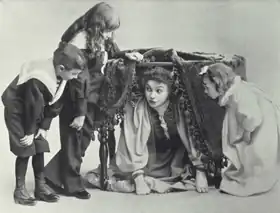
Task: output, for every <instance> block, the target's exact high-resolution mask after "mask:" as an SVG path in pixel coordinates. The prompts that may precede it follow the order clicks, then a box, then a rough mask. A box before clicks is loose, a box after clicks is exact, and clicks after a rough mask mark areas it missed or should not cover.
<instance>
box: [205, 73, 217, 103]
mask: <svg viewBox="0 0 280 213" xmlns="http://www.w3.org/2000/svg"><path fill="white" fill-rule="evenodd" d="M203 86H204V92H205V94H207V95H208V96H209V97H210V98H212V99H217V98H218V97H219V96H220V93H219V92H218V91H217V89H216V85H215V84H214V83H213V82H212V81H210V79H209V78H208V77H204V78H203Z"/></svg>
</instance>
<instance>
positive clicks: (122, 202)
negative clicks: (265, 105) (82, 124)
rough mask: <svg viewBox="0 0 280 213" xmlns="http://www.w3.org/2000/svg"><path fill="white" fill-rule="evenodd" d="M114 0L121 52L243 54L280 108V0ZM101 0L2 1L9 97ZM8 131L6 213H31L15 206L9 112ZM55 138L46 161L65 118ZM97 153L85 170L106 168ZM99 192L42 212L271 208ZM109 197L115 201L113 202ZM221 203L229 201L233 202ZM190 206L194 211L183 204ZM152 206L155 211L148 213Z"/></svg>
mask: <svg viewBox="0 0 280 213" xmlns="http://www.w3.org/2000/svg"><path fill="white" fill-rule="evenodd" d="M107 2H109V3H111V4H112V5H113V6H114V7H115V8H116V9H117V10H118V12H119V14H120V17H121V28H120V29H119V30H118V31H117V41H118V44H119V46H120V47H121V48H139V47H141V48H142V47H157V46H163V47H173V48H175V49H177V50H184V51H190V52H191V51H205V52H217V53H234V54H240V55H243V56H244V57H245V58H246V59H247V73H248V77H249V80H251V81H253V82H255V83H257V84H258V85H259V86H260V87H261V88H263V89H264V90H266V91H267V92H268V93H269V94H270V95H272V96H273V97H274V98H275V99H276V101H277V102H278V103H280V95H278V90H279V88H280V86H279V79H280V71H279V67H280V66H279V65H280V51H279V50H280V48H279V47H280V46H279V44H280V39H279V38H280V12H279V11H280V6H279V1H276V0H275V1H269V0H266V1H263V2H265V3H262V2H261V1H237V0H236V1H233V0H232V1H230V0H228V1H226V0H224V1H222V0H221V1H218V0H216V1H211V0H208V1H183V0H182V1H179V0H178V1H149V0H146V1H145V0H142V1H140V0H139V1H132V0H127V1H107ZM95 3H97V1H81V0H76V1H75V0H73V1H66V0H64V1H62V0H56V1H36V0H29V1H20V0H18V1H16V0H14V1H8V0H7V1H2V2H1V3H0V13H1V14H0V15H1V16H0V18H1V20H0V21H1V22H0V24H1V25H0V67H1V75H2V77H1V79H0V91H1V93H2V91H3V90H4V89H5V87H6V86H7V85H8V84H9V83H10V81H11V80H12V79H13V78H14V77H15V76H16V74H17V72H18V71H19V68H20V65H21V64H22V63H23V62H25V61H27V60H32V59H34V58H44V57H45V58H48V57H50V56H51V55H52V51H53V50H54V49H55V48H56V46H57V44H58V42H59V40H60V36H61V35H62V33H63V32H64V31H65V30H66V28H67V27H68V26H69V25H70V24H71V23H72V22H73V21H74V20H75V19H76V18H78V17H79V16H80V15H82V14H83V13H84V12H85V11H86V10H88V9H89V8H90V7H91V6H93V5H94V4H95ZM2 109H3V107H2V103H1V110H2ZM0 127H1V132H0V133H1V136H2V143H1V145H2V147H1V149H0V150H1V151H0V152H1V154H0V159H1V161H0V162H1V176H0V177H1V185H0V187H1V188H0V197H1V198H2V197H3V199H0V203H1V202H5V204H8V205H9V207H7V208H6V209H4V206H3V210H5V211H2V210H1V212H10V211H17V212H20V211H22V212H24V211H23V209H22V208H19V207H18V206H15V205H13V203H12V190H13V187H14V156H13V155H12V154H11V153H10V152H9V145H8V136H7V130H6V129H5V125H4V119H3V111H1V114H0ZM49 141H50V144H51V149H52V153H50V154H48V155H47V156H46V161H48V160H49V159H50V157H51V156H52V155H53V154H54V153H55V152H56V151H57V150H58V149H59V137H58V125H57V120H55V122H54V123H53V125H52V129H51V131H50V133H49ZM97 150H98V143H94V144H92V146H91V147H90V148H89V150H88V152H87V156H86V158H85V162H84V164H83V171H86V170H88V169H90V168H93V167H94V166H96V165H97V164H98V152H97ZM28 178H30V180H29V188H30V189H31V188H32V187H33V184H32V182H31V181H32V180H33V179H32V178H33V177H32V170H31V167H30V168H29V171H28ZM275 193H276V194H277V193H278V192H275ZM97 194H98V195H96V196H95V197H94V198H93V201H92V203H87V204H85V203H80V202H78V201H76V200H75V202H69V199H68V198H67V199H62V201H61V203H62V204H61V206H60V204H59V207H55V206H49V205H43V204H40V205H41V206H43V207H41V208H40V210H39V211H43V212H45V211H46V212H49V211H50V212H59V211H61V210H63V208H65V209H67V211H68V212H72V211H73V212H74V209H75V210H79V208H80V207H84V205H86V206H88V208H90V209H87V210H83V211H81V212H93V211H96V210H98V211H102V212H104V211H106V212H107V211H108V212H110V211H111V210H113V209H114V210H115V211H116V212H121V211H125V212H130V211H135V210H136V209H135V207H136V206H138V210H139V212H151V211H152V210H153V211H156V212H165V211H167V210H168V211H169V210H171V209H172V210H175V211H181V210H182V208H184V209H187V208H190V209H191V210H192V212H204V211H205V210H208V211H211V210H212V211H211V212H215V213H217V212H218V211H220V212H225V211H229V209H228V207H229V206H230V209H231V210H232V211H233V212H234V211H235V212H241V210H244V212H250V209H251V210H252V212H264V211H265V210H266V205H262V204H261V203H262V202H260V201H263V198H249V199H247V200H246V202H245V201H244V200H242V203H243V204H244V205H245V204H246V205H248V206H250V208H249V207H248V209H247V210H246V211H245V209H243V208H244V206H242V205H239V204H238V202H241V201H240V200H239V199H237V200H234V199H233V197H220V195H218V194H215V196H216V197H217V196H218V197H219V198H218V199H216V198H215V196H214V197H211V196H210V195H206V197H205V198H204V199H203V198H202V197H201V196H199V195H197V194H192V196H193V197H190V196H188V202H186V200H185V199H184V198H182V197H180V195H178V194H176V195H170V196H169V195H168V197H165V199H164V198H162V199H163V200H160V199H158V200H156V201H155V203H151V200H149V199H150V198H142V200H141V199H140V200H139V198H137V201H136V198H135V197H130V198H129V199H130V200H129V202H130V204H129V206H127V205H128V203H127V200H126V199H127V198H126V197H123V195H111V194H110V195H109V194H106V193H105V194H103V193H101V192H100V193H97ZM278 194H279V193H278ZM108 196H109V201H107V202H105V201H106V199H108ZM112 196H113V197H112ZM94 199H97V200H98V202H101V203H102V202H103V203H104V205H101V206H102V207H101V206H100V205H97V203H96V202H95V201H94ZM170 199H171V200H172V202H173V203H174V205H175V203H176V206H175V207H172V206H169V205H167V204H168V202H165V201H169V200H170ZM200 199H201V200H203V202H204V205H205V206H204V205H200V204H201V203H200V202H201V201H200ZM235 199H236V198H235ZM70 200H71V199H70ZM104 200H105V201H104ZM114 200H115V202H114ZM164 200H165V201H164ZM230 200H231V201H230ZM277 201H278V196H276V195H275V194H273V193H272V194H269V195H266V197H265V202H266V204H267V206H268V205H269V206H272V208H273V205H275V206H276V202H277ZM108 202H113V204H111V205H118V208H119V210H118V209H117V208H116V207H114V206H111V207H110V205H109V206H108V204H107V203H108ZM221 202H225V205H223V204H221ZM227 202H228V203H227ZM140 203H142V204H140ZM147 204H148V205H147ZM158 204H160V206H159V205H158ZM186 204H187V205H188V207H183V206H185V205H186ZM250 204H251V205H250ZM96 206H99V207H98V208H97V207H96ZM104 206H105V207H104ZM139 206H140V207H139ZM141 206H142V207H141ZM147 206H149V208H146V207H147ZM180 206H181V207H180ZM94 208H97V209H94ZM278 208H279V207H278ZM33 209H34V208H33ZM151 209H152V210H151ZM158 209H161V210H158ZM34 211H35V209H34ZM37 211H38V209H37ZM192 212H190V213H192ZM269 212H271V211H270V210H269ZM276 212H279V211H276Z"/></svg>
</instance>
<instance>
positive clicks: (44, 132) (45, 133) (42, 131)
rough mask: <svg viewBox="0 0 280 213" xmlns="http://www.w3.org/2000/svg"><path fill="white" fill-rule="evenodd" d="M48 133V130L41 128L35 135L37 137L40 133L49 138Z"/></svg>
mask: <svg viewBox="0 0 280 213" xmlns="http://www.w3.org/2000/svg"><path fill="white" fill-rule="evenodd" d="M47 134H48V131H47V130H44V129H39V130H38V132H37V134H36V135H35V139H36V138H38V137H39V136H40V135H41V136H42V137H43V138H44V139H47Z"/></svg>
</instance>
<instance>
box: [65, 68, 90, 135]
mask: <svg viewBox="0 0 280 213" xmlns="http://www.w3.org/2000/svg"><path fill="white" fill-rule="evenodd" d="M69 89H70V93H71V99H72V102H73V103H74V104H75V107H74V109H75V111H74V112H73V113H74V117H75V118H74V120H73V122H72V123H71V124H70V126H71V127H73V128H76V129H78V130H80V129H81V128H82V126H83V124H84V120H85V116H86V113H87V103H88V95H89V73H88V72H86V71H84V72H83V73H81V74H80V75H79V77H78V78H77V79H73V80H71V81H69Z"/></svg>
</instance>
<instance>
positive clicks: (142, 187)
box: [134, 174, 151, 195]
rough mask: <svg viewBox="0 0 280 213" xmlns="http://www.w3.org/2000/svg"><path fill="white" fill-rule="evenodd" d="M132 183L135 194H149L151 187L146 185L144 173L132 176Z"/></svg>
mask: <svg viewBox="0 0 280 213" xmlns="http://www.w3.org/2000/svg"><path fill="white" fill-rule="evenodd" d="M134 183H135V190H136V194H137V195H147V194H150V192H151V189H150V188H149V186H148V185H147V183H146V181H145V179H144V175H142V174H141V175H138V176H137V177H135V178H134Z"/></svg>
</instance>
